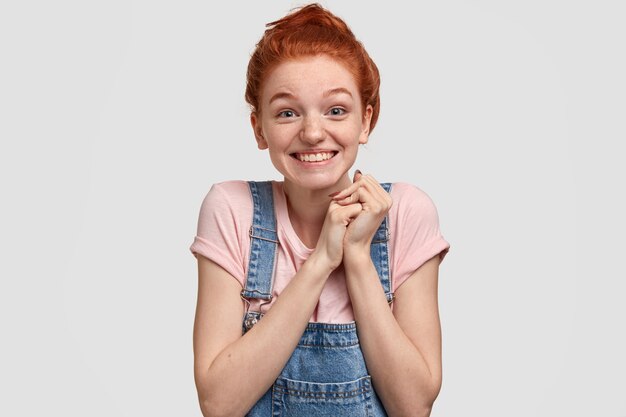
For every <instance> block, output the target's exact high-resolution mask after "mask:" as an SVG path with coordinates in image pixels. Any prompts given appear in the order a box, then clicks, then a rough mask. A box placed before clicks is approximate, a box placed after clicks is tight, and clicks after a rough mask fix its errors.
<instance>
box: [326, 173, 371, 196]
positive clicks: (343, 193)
mask: <svg viewBox="0 0 626 417" xmlns="http://www.w3.org/2000/svg"><path fill="white" fill-rule="evenodd" d="M362 178H363V174H362V173H361V171H359V170H357V172H355V173H354V182H353V183H352V184H350V185H349V186H348V187H346V188H344V189H343V190H341V191H337V192H335V193H332V194H330V195H329V197H331V198H333V199H335V200H342V199H344V198H346V197H347V196H348V195H350V194H353V193H354V192H355V191H356V190H357V189H358V188H359V187H360V186H361V185H362V184H363V180H362Z"/></svg>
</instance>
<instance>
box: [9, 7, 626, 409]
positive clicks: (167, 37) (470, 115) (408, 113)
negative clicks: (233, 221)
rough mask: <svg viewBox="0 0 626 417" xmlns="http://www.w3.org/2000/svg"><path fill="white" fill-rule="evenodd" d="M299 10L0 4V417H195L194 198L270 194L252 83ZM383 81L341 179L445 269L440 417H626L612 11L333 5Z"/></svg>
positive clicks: (617, 52) (617, 70)
mask: <svg viewBox="0 0 626 417" xmlns="http://www.w3.org/2000/svg"><path fill="white" fill-rule="evenodd" d="M301 4H303V3H299V2H290V1H274V2H271V4H269V2H249V3H243V4H242V3H239V2H237V3H235V2H232V3H231V2H215V3H209V2H201V1H176V2H175V1H154V0H153V1H119V0H118V1H114V0H109V1H87V2H85V1H63V0H61V1H56V2H44V1H20V2H18V1H13V2H3V3H2V6H0V48H1V49H0V59H1V61H2V64H1V65H0V72H1V76H0V138H1V148H0V149H1V151H0V181H1V190H2V205H1V207H2V215H1V216H0V239H1V247H0V249H1V250H2V252H1V254H0V257H1V262H0V277H1V284H0V324H1V327H0V329H1V332H2V342H1V344H0V349H1V355H0V392H1V393H2V394H1V397H2V400H0V415H3V416H35V415H54V416H95V417H97V416H133V417H134V416H144V415H145V416H148V415H149V416H200V412H199V407H198V405H197V399H196V392H195V386H194V382H193V367H192V365H193V354H192V326H193V319H194V309H195V301H196V288H197V287H196V286H197V270H196V260H195V258H194V257H193V255H192V254H191V253H190V252H189V246H190V245H191V243H192V240H193V237H194V235H195V231H196V222H197V216H198V212H199V208H200V204H201V202H202V199H203V198H204V196H205V194H206V192H207V191H208V189H209V187H210V185H211V184H213V183H215V182H218V181H223V180H229V179H258V180H261V179H280V177H278V174H277V173H276V172H275V171H274V169H273V167H272V165H271V163H270V161H269V157H268V156H267V154H266V153H264V152H261V151H259V150H258V149H257V148H256V146H255V143H254V138H253V136H252V132H251V129H250V126H249V122H248V108H247V106H246V104H245V102H244V99H243V94H244V88H245V70H246V66H247V61H248V58H249V56H250V53H251V52H252V50H253V47H254V45H255V43H256V41H258V39H259V38H260V36H261V35H262V32H263V30H264V25H265V23H267V22H270V21H272V20H276V19H278V18H280V17H282V16H283V15H284V14H285V13H287V12H288V11H289V10H290V8H292V7H294V6H298V5H301ZM323 4H324V5H326V6H327V7H329V8H330V9H331V10H332V11H333V12H334V13H336V14H337V15H339V16H340V17H343V18H344V19H345V20H346V21H347V23H348V24H349V25H350V27H351V28H352V29H353V31H354V32H355V34H356V35H357V37H358V38H359V39H361V40H362V41H363V43H364V44H365V46H366V47H367V49H368V51H369V52H370V54H371V56H372V57H373V58H374V60H375V61H376V63H377V64H378V66H379V68H380V71H381V76H382V87H381V97H382V109H381V115H380V119H379V124H378V126H377V127H376V129H375V130H374V132H373V134H372V136H371V138H370V143H369V144H368V145H367V146H366V147H364V148H362V149H361V154H360V156H359V160H358V161H357V165H356V166H355V168H357V167H358V168H360V169H361V170H362V171H363V172H365V173H370V174H372V175H374V176H375V177H376V178H377V179H379V180H381V181H406V182H411V183H414V184H416V185H418V186H419V187H420V188H422V189H423V190H424V191H426V192H427V193H428V194H429V195H430V196H431V198H432V199H433V200H434V202H435V204H436V205H437V208H438V210H439V216H440V222H441V230H442V232H443V234H444V237H445V238H446V239H447V240H448V241H449V242H450V243H451V250H450V252H449V254H448V256H447V257H446V259H445V260H444V262H443V263H442V265H441V270H440V293H439V297H440V309H441V319H442V326H443V338H444V339H443V342H444V345H443V353H444V357H443V361H444V382H443V387H442V391H441V394H440V396H439V398H438V399H437V402H436V404H435V409H434V410H433V413H432V416H433V417H444V416H489V417H491V416H493V417H501V416H507V417H517V416H520V417H521V416H524V417H528V416H541V417H543V416H545V417H553V416H568V417H588V416H594V417H596V416H607V417H608V416H611V417H626V399H624V398H625V397H624V394H625V392H626V380H625V379H624V375H626V359H625V356H626V354H625V352H626V330H625V328H626V325H625V323H624V321H625V320H624V318H625V317H626V303H624V298H625V295H626V284H625V282H624V279H625V278H626V274H625V273H624V272H625V269H626V268H625V267H624V264H623V259H624V255H623V253H624V249H625V245H624V235H625V233H626V222H625V220H624V213H625V212H626V203H625V202H624V178H625V177H626V176H625V174H626V172H625V169H624V151H623V147H621V146H619V145H620V142H623V141H624V139H626V135H625V133H626V132H625V128H624V119H625V118H624V116H625V114H626V100H625V97H626V83H625V77H624V74H626V59H625V53H624V51H625V50H626V47H625V39H626V29H625V28H626V26H625V25H624V17H625V16H626V14H625V7H624V3H623V2H621V1H602V0H599V1H556V0H543V1H516V2H513V1H474V2H469V1H458V0H457V1H439V2H411V3H409V2H406V3H396V4H386V5H384V6H383V4H382V3H380V2H367V1H328V2H324V3H323Z"/></svg>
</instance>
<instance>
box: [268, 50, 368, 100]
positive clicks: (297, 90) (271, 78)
mask: <svg viewBox="0 0 626 417" xmlns="http://www.w3.org/2000/svg"><path fill="white" fill-rule="evenodd" d="M263 84H264V85H263V89H262V95H263V101H264V102H266V101H267V100H269V97H270V96H271V95H272V94H274V93H276V92H277V91H279V90H282V89H284V90H287V91H289V92H291V93H294V94H312V95H316V94H319V95H322V94H323V93H324V92H325V91H328V90H332V89H337V88H345V89H347V90H349V91H350V92H352V95H353V97H354V98H355V99H356V98H357V97H358V86H357V83H356V80H355V79H354V76H353V75H352V73H351V72H350V71H349V70H348V69H347V67H346V66H345V65H344V64H343V63H342V62H341V61H338V60H335V59H333V58H331V57H328V56H326V55H318V56H314V57H302V58H297V59H290V60H288V61H285V62H282V63H280V64H278V65H277V66H276V67H275V68H273V69H272V71H271V72H270V73H269V75H268V77H267V79H266V80H265V82H264V83H263Z"/></svg>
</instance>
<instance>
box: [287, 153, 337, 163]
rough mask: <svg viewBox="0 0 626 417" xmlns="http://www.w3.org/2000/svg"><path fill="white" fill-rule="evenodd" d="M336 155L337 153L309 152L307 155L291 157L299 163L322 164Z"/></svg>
mask: <svg viewBox="0 0 626 417" xmlns="http://www.w3.org/2000/svg"><path fill="white" fill-rule="evenodd" d="M335 155H337V152H335V151H331V152H315V153H312V152H309V153H298V152H296V153H292V154H291V157H292V158H295V159H297V160H298V161H301V162H323V161H327V160H329V159H331V158H332V157H334V156H335Z"/></svg>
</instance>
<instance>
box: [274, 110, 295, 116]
mask: <svg viewBox="0 0 626 417" xmlns="http://www.w3.org/2000/svg"><path fill="white" fill-rule="evenodd" d="M293 116H295V114H294V112H293V111H291V110H283V111H281V112H280V113H278V117H293Z"/></svg>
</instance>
